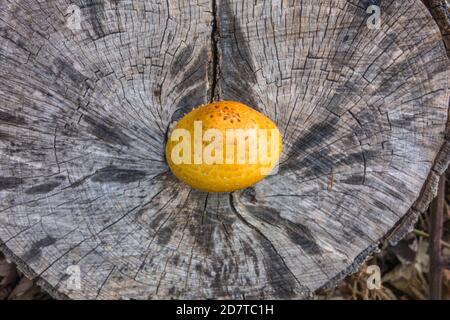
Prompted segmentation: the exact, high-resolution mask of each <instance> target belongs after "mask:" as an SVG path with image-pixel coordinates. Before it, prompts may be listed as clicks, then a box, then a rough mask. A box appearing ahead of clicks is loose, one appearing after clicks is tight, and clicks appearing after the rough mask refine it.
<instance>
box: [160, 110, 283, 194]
mask: <svg viewBox="0 0 450 320" xmlns="http://www.w3.org/2000/svg"><path fill="white" fill-rule="evenodd" d="M281 150H282V141H281V134H280V131H279V130H278V128H277V126H276V125H275V123H273V122H272V121H271V120H270V119H269V118H267V117H266V116H265V115H263V114H261V113H260V112H258V111H256V110H254V109H252V108H250V107H248V106H246V105H244V104H242V103H239V102H234V101H220V102H215V103H211V104H208V105H203V106H200V107H198V108H196V109H194V110H192V111H191V112H189V113H188V114H186V115H185V116H184V117H183V118H182V119H180V121H179V122H178V123H177V124H176V126H175V127H174V129H173V130H172V131H171V133H170V135H169V139H168V142H167V145H166V159H167V162H168V164H169V167H170V169H171V170H172V172H173V174H174V175H175V176H176V177H178V178H179V179H180V180H182V181H184V182H185V183H186V184H188V185H190V186H191V187H193V188H195V189H199V190H202V191H207V192H231V191H235V190H239V189H244V188H247V187H249V186H251V185H253V184H255V183H257V182H258V181H260V180H262V179H263V178H264V177H266V176H267V175H268V174H270V173H273V169H274V168H275V166H276V165H277V163H278V161H279V158H280V155H281Z"/></svg>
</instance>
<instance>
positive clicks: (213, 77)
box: [209, 0, 220, 102]
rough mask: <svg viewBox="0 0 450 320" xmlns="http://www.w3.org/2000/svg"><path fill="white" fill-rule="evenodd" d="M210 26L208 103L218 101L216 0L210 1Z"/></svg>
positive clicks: (218, 58) (218, 56) (218, 65)
mask: <svg viewBox="0 0 450 320" xmlns="http://www.w3.org/2000/svg"><path fill="white" fill-rule="evenodd" d="M211 8H212V12H211V14H212V18H213V19H212V25H211V27H212V28H211V61H210V70H209V75H210V81H209V83H210V94H209V95H210V97H209V102H213V101H215V100H219V99H220V89H219V77H220V52H219V41H220V31H219V30H220V29H219V26H218V23H219V20H218V19H217V0H212V3H211Z"/></svg>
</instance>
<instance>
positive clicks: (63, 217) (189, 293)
mask: <svg viewBox="0 0 450 320" xmlns="http://www.w3.org/2000/svg"><path fill="white" fill-rule="evenodd" d="M425 2H426V3H425V4H424V3H422V2H421V1H419V0H414V1H413V0H409V1H400V0H395V1H387V0H386V1H385V0H381V1H375V0H373V1H369V0H334V1H316V0H302V1H300V0H298V1H296V0H292V1H281V0H274V1H256V0H255V1H244V0H212V1H211V0H210V1H206V0H196V1H191V0H168V1H155V0H109V1H108V0H46V1H39V0H3V1H1V2H0V11H1V12H2V18H1V19H0V32H1V33H0V45H1V49H0V66H1V70H2V71H1V74H0V76H1V81H0V97H1V102H2V103H1V105H0V150H1V152H0V156H1V157H0V159H1V160H0V161H1V166H0V239H1V249H2V250H3V251H4V252H5V254H6V255H7V257H8V258H9V259H10V260H12V261H14V262H15V263H17V265H18V267H19V269H20V270H22V271H23V272H24V273H25V274H26V275H27V276H29V277H30V278H32V279H34V280H35V281H36V282H37V283H38V284H39V285H41V286H42V287H43V288H44V289H46V290H47V291H49V292H50V293H51V294H52V295H53V296H55V297H57V298H71V299H83V298H87V299H106V298H109V299H159V298H185V299H189V298H196V299H204V298H218V299H221V298H237V299H241V298H243V299H247V298H257V299H259V298H309V297H312V296H313V295H314V292H315V291H316V290H318V289H320V288H324V287H330V286H333V285H335V284H336V283H337V282H338V281H339V280H340V279H342V278H343V277H344V276H345V275H347V274H350V273H352V272H354V271H356V270H357V268H358V266H360V265H361V263H363V262H364V260H365V259H366V258H367V257H369V256H370V255H371V254H373V253H374V252H376V250H377V248H378V247H379V245H380V243H381V242H383V241H385V240H391V241H392V242H393V243H395V242H396V241H398V240H399V239H400V238H401V237H402V236H403V235H404V234H405V233H406V232H407V231H408V230H409V229H410V228H411V227H412V225H413V223H414V221H415V220H416V218H417V216H418V214H420V213H421V212H423V211H424V210H425V209H426V208H427V206H428V204H429V202H430V200H431V199H432V198H433V196H434V194H435V192H436V186H437V182H438V178H439V176H440V174H441V173H442V172H443V171H444V169H445V168H446V166H447V164H448V162H449V154H450V151H449V149H450V146H449V141H448V131H447V122H448V107H449V92H448V88H449V74H450V62H449V58H448V56H447V53H448V51H446V47H445V45H446V44H447V49H448V48H449V47H448V45H449V44H450V41H449V37H448V35H449V34H450V27H449V25H450V24H449V23H448V21H449V15H448V11H447V7H446V4H445V1H444V0H435V1H433V0H430V1H425ZM373 5H375V6H378V7H379V8H380V13H381V16H380V17H381V20H380V21H379V22H380V24H379V28H376V22H377V21H375V23H372V22H373V21H371V19H373V15H372V13H373V12H375V11H376V10H375V9H374V11H372V12H371V11H370V10H369V12H368V11H367V9H368V8H369V7H370V6H373ZM427 6H428V8H427ZM371 8H372V9H373V8H374V7H371ZM369 9H370V8H369ZM77 17H80V18H81V21H80V23H79V24H77V20H76V18H77ZM371 23H372V24H371ZM374 26H375V27H374ZM442 34H444V35H445V36H442ZM443 40H444V41H443ZM225 99H226V100H236V101H240V102H243V103H246V104H248V105H250V106H251V107H253V108H255V109H257V110H259V111H260V112H262V113H264V114H265V115H267V116H268V117H270V118H271V119H272V120H273V121H275V122H276V123H277V125H278V126H279V128H280V130H281V131H282V134H283V137H284V152H283V157H282V160H281V163H280V170H279V172H278V174H276V175H273V176H270V177H268V178H267V179H265V180H264V181H262V182H261V183H258V184H256V185H255V186H254V187H251V188H248V189H246V190H243V191H238V192H233V193H230V194H214V193H203V192H199V191H196V190H192V189H190V188H189V187H188V186H186V185H185V184H183V183H181V182H179V181H178V180H177V179H176V178H174V177H173V175H172V174H171V173H170V171H168V167H167V165H166V162H165V159H164V146H165V141H166V139H167V132H168V128H169V126H170V125H171V124H172V123H173V122H174V121H177V120H178V119H179V118H180V117H181V116H182V115H184V114H185V113H187V112H188V111H189V110H191V109H192V108H193V107H195V106H198V105H201V104H204V103H208V102H210V101H213V100H225Z"/></svg>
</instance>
